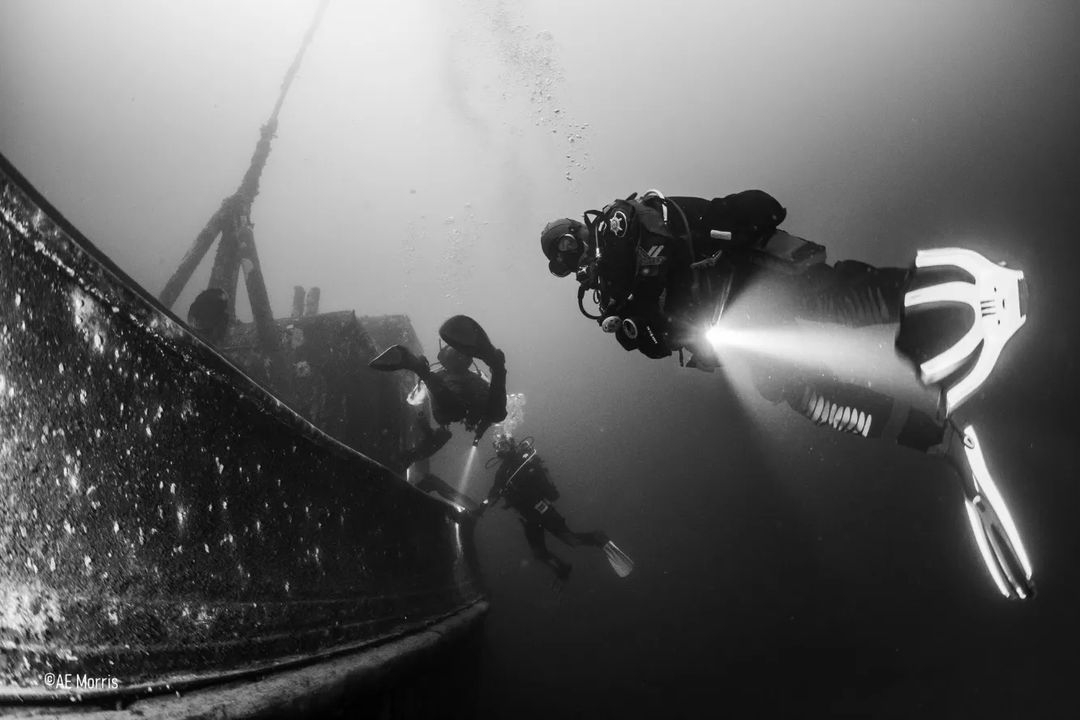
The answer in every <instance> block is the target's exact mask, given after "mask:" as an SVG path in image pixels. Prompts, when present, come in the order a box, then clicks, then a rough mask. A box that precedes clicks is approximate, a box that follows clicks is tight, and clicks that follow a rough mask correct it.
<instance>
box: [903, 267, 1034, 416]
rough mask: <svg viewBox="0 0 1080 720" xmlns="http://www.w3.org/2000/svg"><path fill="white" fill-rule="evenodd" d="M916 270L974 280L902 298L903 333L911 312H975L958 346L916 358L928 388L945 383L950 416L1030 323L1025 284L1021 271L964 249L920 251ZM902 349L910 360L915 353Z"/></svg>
mask: <svg viewBox="0 0 1080 720" xmlns="http://www.w3.org/2000/svg"><path fill="white" fill-rule="evenodd" d="M915 267H916V278H918V275H919V273H918V270H919V269H923V268H946V269H948V268H953V269H959V270H962V271H964V272H966V273H967V274H968V275H970V276H971V278H972V279H973V281H972V282H966V281H945V282H939V283H937V284H934V285H929V286H927V287H920V288H917V289H914V290H909V291H908V292H907V293H906V294H905V295H904V317H903V318H902V319H901V334H903V333H904V322H905V320H907V317H908V314H909V312H910V309H911V308H917V307H919V306H923V305H931V304H938V305H939V306H940V304H943V303H944V304H949V303H954V304H959V305H962V306H967V307H969V308H970V309H971V311H972V312H973V313H974V320H973V322H972V323H971V327H970V328H969V329H968V330H967V332H966V333H965V334H964V335H963V336H962V337H961V338H960V339H959V340H958V341H957V342H955V343H954V344H953V345H952V346H950V347H949V348H947V349H946V350H944V351H943V352H941V353H939V354H937V355H935V356H934V357H931V358H929V359H926V360H922V359H921V358H920V359H918V360H917V362H918V364H919V378H920V380H921V381H922V382H923V383H925V384H927V385H931V384H940V385H941V387H942V410H943V414H944V416H945V417H949V416H950V415H951V414H952V413H953V411H954V410H956V408H958V407H960V405H961V404H963V403H964V401H965V400H967V399H968V398H969V397H970V396H971V395H972V394H973V393H974V392H975V391H976V390H978V389H979V387H980V386H981V385H982V384H983V382H984V381H985V380H986V378H987V377H989V375H990V372H991V371H992V370H993V369H994V364H995V363H996V362H997V359H998V357H999V356H1000V355H1001V351H1002V348H1004V347H1005V343H1006V342H1008V340H1009V338H1011V337H1012V336H1013V334H1015V333H1016V331H1017V330H1019V329H1020V327H1021V326H1022V325H1023V324H1024V322H1025V321H1026V320H1027V308H1026V304H1027V282H1026V281H1025V280H1024V273H1022V272H1021V271H1019V270H1010V269H1008V268H1005V267H1002V266H1000V265H996V264H994V263H992V262H990V261H989V260H987V259H986V258H985V257H983V256H982V255H980V254H979V253H977V252H975V251H973V250H964V249H962V248H939V249H935V250H920V251H919V252H918V253H917V254H916V255H915ZM931 272H933V271H931ZM898 347H899V344H898ZM901 350H902V351H904V352H905V354H908V355H909V356H915V355H916V354H917V353H913V352H909V351H906V350H904V349H903V348H901ZM964 368H967V372H966V373H964V374H963V375H962V376H960V377H950V376H956V375H959V371H960V370H962V369H964ZM946 381H947V382H946Z"/></svg>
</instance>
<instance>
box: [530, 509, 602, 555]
mask: <svg viewBox="0 0 1080 720" xmlns="http://www.w3.org/2000/svg"><path fill="white" fill-rule="evenodd" d="M541 517H542V518H543V525H544V529H545V530H547V531H548V532H549V533H551V534H552V535H554V536H555V537H557V538H559V540H561V541H563V542H564V543H566V544H567V545H569V546H570V547H578V546H579V545H590V546H595V547H602V546H603V545H604V544H605V543H606V542H607V541H608V539H609V538H608V536H607V535H606V534H604V533H603V532H602V531H594V532H574V531H573V530H571V529H570V527H569V526H568V525H567V524H566V518H564V517H563V516H562V515H561V514H559V512H558V511H557V510H556V509H555V508H553V507H551V506H550V505H548V509H547V511H546V512H544V514H543V515H542V516H541Z"/></svg>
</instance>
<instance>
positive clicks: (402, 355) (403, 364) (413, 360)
mask: <svg viewBox="0 0 1080 720" xmlns="http://www.w3.org/2000/svg"><path fill="white" fill-rule="evenodd" d="M368 367H370V368H372V369H374V370H381V371H383V372H392V371H394V370H412V371H413V372H415V373H420V372H423V371H424V370H427V369H428V363H427V360H426V359H425V358H424V357H423V356H422V355H421V356H420V357H417V356H416V355H413V354H412V352H410V351H409V348H407V347H405V346H404V345H391V346H390V347H388V348H386V349H385V350H383V351H382V352H381V353H379V354H378V355H377V356H376V357H375V358H373V359H372V360H370V361H369V362H368Z"/></svg>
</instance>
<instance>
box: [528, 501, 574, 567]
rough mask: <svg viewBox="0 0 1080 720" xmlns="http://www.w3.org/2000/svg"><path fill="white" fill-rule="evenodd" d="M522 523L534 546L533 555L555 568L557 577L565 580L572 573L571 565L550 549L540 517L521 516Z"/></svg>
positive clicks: (530, 544) (530, 543)
mask: <svg viewBox="0 0 1080 720" xmlns="http://www.w3.org/2000/svg"><path fill="white" fill-rule="evenodd" d="M521 524H522V525H523V526H524V528H525V540H526V541H528V543H529V547H530V548H532V551H533V556H534V557H535V558H536V559H537V560H540V561H542V562H543V563H545V564H546V565H547V566H548V567H550V568H551V569H552V570H554V571H555V575H556V577H558V578H559V579H560V580H565V579H566V578H567V577H568V576H569V575H570V568H571V565H570V563H568V562H566V561H565V560H563V559H562V558H560V557H558V556H557V555H555V554H554V553H553V552H551V551H550V550H548V547H547V543H546V542H544V526H543V524H541V522H540V519H539V518H531V519H525V518H524V517H523V518H521Z"/></svg>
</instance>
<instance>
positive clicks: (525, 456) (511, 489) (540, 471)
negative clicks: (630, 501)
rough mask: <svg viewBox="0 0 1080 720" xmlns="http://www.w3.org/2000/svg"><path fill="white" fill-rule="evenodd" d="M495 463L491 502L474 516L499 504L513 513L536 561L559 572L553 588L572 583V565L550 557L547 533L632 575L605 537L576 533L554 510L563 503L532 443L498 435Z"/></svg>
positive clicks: (620, 572) (630, 562)
mask: <svg viewBox="0 0 1080 720" xmlns="http://www.w3.org/2000/svg"><path fill="white" fill-rule="evenodd" d="M492 444H493V445H494V447H495V457H493V458H491V460H489V461H488V465H489V466H490V465H492V464H493V463H496V462H497V463H498V464H499V467H498V469H497V470H496V471H495V482H494V483H493V484H492V486H491V491H490V492H488V495H487V498H485V499H484V502H483V503H482V504H481V506H480V508H479V509H478V510H476V511H475V512H474V513H473V514H474V515H475V516H476V517H480V516H481V515H483V513H484V511H485V510H486V509H487V508H488V507H490V506H491V505H492V504H494V503H496V502H498V500H499V499H500V498H502V500H503V501H504V507H508V508H513V509H514V510H515V511H517V513H518V516H519V517H518V519H519V520H520V521H521V524H522V526H523V527H524V529H525V539H526V540H527V541H528V543H529V547H530V548H532V551H533V555H534V556H535V557H536V558H537V559H538V560H541V561H543V562H544V563H545V564H547V565H548V566H549V567H550V568H551V569H552V570H553V571H554V572H555V587H556V588H559V587H561V586H562V584H563V583H564V582H566V580H567V579H568V578H569V577H570V570H571V567H572V566H571V565H570V563H568V562H566V561H565V560H563V559H562V558H560V557H559V556H557V555H555V554H554V553H553V552H551V551H550V550H549V549H548V547H547V543H546V542H545V541H544V532H545V531H546V532H549V533H551V534H552V535H554V536H555V537H557V538H558V539H559V540H561V541H563V542H564V543H566V544H567V545H569V546H570V547H577V546H579V545H589V546H592V547H599V548H603V550H604V556H605V557H607V560H608V563H610V564H611V568H612V569H613V570H614V571H615V574H617V575H618V576H619V577H626V576H627V575H629V574H630V573H631V572H632V571H633V569H634V561H633V560H631V559H630V557H629V556H628V555H627V554H626V553H624V552H623V551H622V550H620V549H619V547H618V546H617V545H616V544H615V543H614V542H612V541H611V539H610V538H609V537H608V536H607V535H606V534H605V533H604V532H602V531H594V532H574V531H573V530H571V529H570V528H569V527H568V526H567V524H566V519H565V518H564V517H563V516H562V515H560V514H559V512H558V511H557V510H556V509H555V506H554V505H553V504H552V503H554V502H555V501H556V500H558V499H559V491H558V489H556V487H555V484H554V483H553V482H552V481H551V477H550V476H549V475H548V471H547V468H546V467H544V462H543V460H541V459H540V458H539V457H538V456H537V454H536V450H535V449H534V448H533V444H532V440H531V438H525V439H523V440H522V441H521V442H515V441H514V438H513V437H512V436H511V435H509V434H508V433H499V434H498V435H496V436H495V440H494V441H493V443H492Z"/></svg>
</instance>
